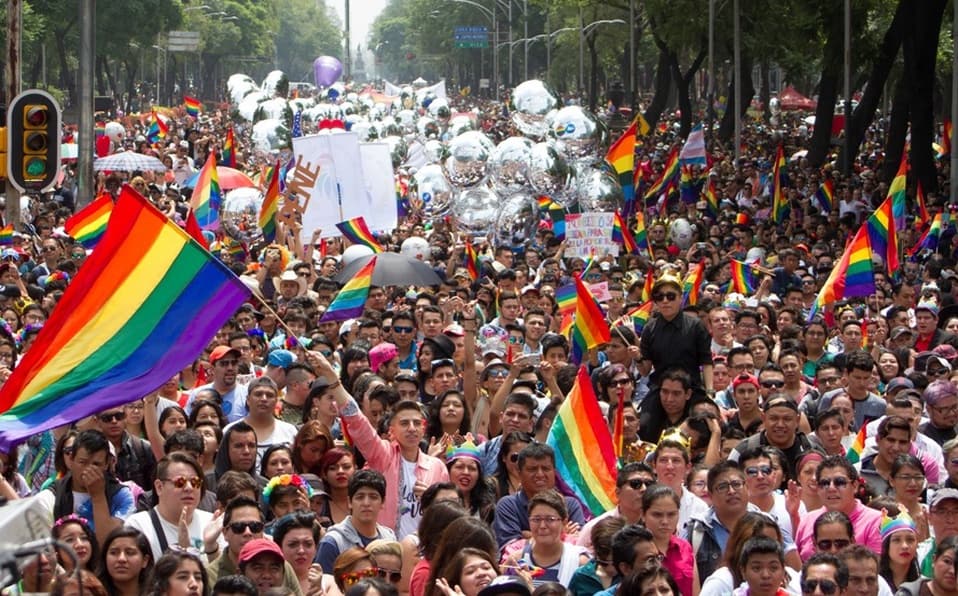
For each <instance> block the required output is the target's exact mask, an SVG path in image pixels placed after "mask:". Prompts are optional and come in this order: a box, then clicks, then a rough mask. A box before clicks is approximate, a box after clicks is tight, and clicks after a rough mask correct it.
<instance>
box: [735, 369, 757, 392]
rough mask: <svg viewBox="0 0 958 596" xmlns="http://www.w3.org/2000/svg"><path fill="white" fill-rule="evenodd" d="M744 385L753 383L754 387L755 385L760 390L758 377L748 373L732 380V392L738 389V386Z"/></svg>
mask: <svg viewBox="0 0 958 596" xmlns="http://www.w3.org/2000/svg"><path fill="white" fill-rule="evenodd" d="M742 383H751V384H752V385H755V388H756V389H758V388H759V384H758V377H756V376H755V375H750V374H748V373H743V374H741V375H739V376H737V377H735V378H734V379H733V380H732V391H735V390H736V389H738V386H739V385H741V384H742Z"/></svg>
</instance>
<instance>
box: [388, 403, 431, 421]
mask: <svg viewBox="0 0 958 596" xmlns="http://www.w3.org/2000/svg"><path fill="white" fill-rule="evenodd" d="M407 410H412V411H415V412H419V415H420V416H422V417H423V418H425V415H424V414H423V413H422V406H421V405H419V402H415V401H413V400H411V399H404V400H402V401H400V402H398V403H397V404H396V405H395V406H393V411H392V415H391V419H392V420H395V419H396V414H398V413H400V412H405V411H407Z"/></svg>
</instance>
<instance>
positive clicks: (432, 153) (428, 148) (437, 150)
mask: <svg viewBox="0 0 958 596" xmlns="http://www.w3.org/2000/svg"><path fill="white" fill-rule="evenodd" d="M423 154H424V155H425V156H426V161H427V162H428V163H440V162H442V161H443V160H444V159H446V158H447V157H449V148H448V147H446V145H445V144H443V142H442V141H439V140H437V139H429V140H428V141H426V142H425V143H424V144H423Z"/></svg>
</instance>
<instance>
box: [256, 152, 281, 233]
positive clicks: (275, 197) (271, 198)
mask: <svg viewBox="0 0 958 596" xmlns="http://www.w3.org/2000/svg"><path fill="white" fill-rule="evenodd" d="M277 213H279V162H277V163H276V165H275V166H274V167H273V169H272V171H271V172H270V176H269V184H267V186H266V196H265V197H263V204H262V206H260V209H259V228H260V229H261V230H263V240H265V241H266V242H272V241H274V240H276V214H277Z"/></svg>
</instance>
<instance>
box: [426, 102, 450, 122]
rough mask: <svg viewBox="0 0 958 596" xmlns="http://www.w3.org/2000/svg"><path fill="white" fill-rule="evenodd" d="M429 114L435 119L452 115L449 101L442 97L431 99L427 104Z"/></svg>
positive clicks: (447, 117) (446, 118) (445, 118)
mask: <svg viewBox="0 0 958 596" xmlns="http://www.w3.org/2000/svg"><path fill="white" fill-rule="evenodd" d="M429 115H430V116H432V117H433V118H436V119H437V120H448V119H449V117H450V116H452V110H450V109H449V102H448V101H446V100H445V99H442V98H438V99H434V100H432V103H430V104H429Z"/></svg>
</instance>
